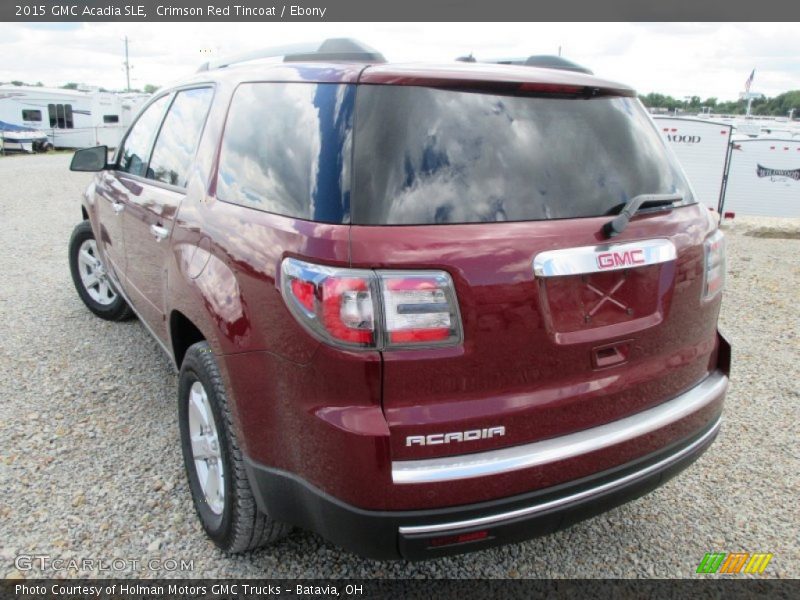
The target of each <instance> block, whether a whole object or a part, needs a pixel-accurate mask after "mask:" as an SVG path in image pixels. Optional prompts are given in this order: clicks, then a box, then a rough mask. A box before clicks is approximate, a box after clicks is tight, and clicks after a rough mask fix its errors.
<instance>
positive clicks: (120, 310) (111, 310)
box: [69, 221, 129, 321]
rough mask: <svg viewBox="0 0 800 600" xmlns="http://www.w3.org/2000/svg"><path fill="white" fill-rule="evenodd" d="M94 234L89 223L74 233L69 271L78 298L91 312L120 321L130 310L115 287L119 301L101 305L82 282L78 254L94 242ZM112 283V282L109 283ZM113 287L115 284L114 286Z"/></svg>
mask: <svg viewBox="0 0 800 600" xmlns="http://www.w3.org/2000/svg"><path fill="white" fill-rule="evenodd" d="M94 239H95V236H94V232H93V231H92V225H91V223H90V222H89V221H83V222H81V223H80V224H79V225H78V226H77V227H75V229H74V230H73V232H72V237H71V238H70V240H69V270H70V273H71V274H72V282H73V283H74V284H75V290H76V291H77V292H78V296H80V299H81V300H82V301H83V303H84V304H85V305H86V308H88V309H89V310H90V311H92V312H93V313H94V314H95V315H97V316H98V317H100V318H103V319H106V320H108V321H118V320H120V319H122V318H125V317H127V316H128V313H129V308H128V305H127V303H126V302H125V299H124V298H123V297H122V294H120V293H119V291H118V290H117V289H116V287H115V286H114V291H116V292H117V299H116V300H114V302H112V303H111V304H107V305H104V304H100V303H99V302H96V301H95V300H94V299H93V298H92V297H91V296H90V295H89V292H87V291H86V288H85V287H83V281H82V280H81V273H80V266H79V263H78V252H80V249H81V244H83V243H84V242H85V241H86V240H94ZM109 283H110V281H109ZM112 286H113V284H112Z"/></svg>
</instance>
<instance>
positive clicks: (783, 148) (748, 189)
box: [722, 138, 800, 217]
mask: <svg viewBox="0 0 800 600" xmlns="http://www.w3.org/2000/svg"><path fill="white" fill-rule="evenodd" d="M722 210H724V211H726V212H733V213H736V214H741V215H756V216H765V217H800V139H798V138H792V139H783V140H781V139H772V138H759V139H746V140H736V141H734V142H733V145H732V150H731V158H730V169H729V174H728V182H727V188H726V191H725V198H724V202H723V207H722Z"/></svg>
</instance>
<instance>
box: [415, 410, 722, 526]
mask: <svg viewBox="0 0 800 600" xmlns="http://www.w3.org/2000/svg"><path fill="white" fill-rule="evenodd" d="M721 424H722V417H719V418H717V420H716V421H715V422H714V425H712V426H711V428H710V429H709V430H708V431H706V432H705V433H704V434H703V435H702V436H701V437H700V438H698V439H696V440H695V441H694V442H692V443H691V444H689V445H688V446H685V447H684V448H682V449H681V450H679V451H678V452H676V453H675V454H672V455H670V456H668V457H666V458H664V459H662V460H660V461H658V462H657V463H654V464H652V465H649V466H647V467H645V468H644V469H640V470H639V471H635V472H634V473H629V474H628V475H625V476H624V477H620V478H619V479H615V480H613V481H609V482H607V483H604V484H602V485H598V486H596V487H593V488H591V489H588V490H584V491H582V492H577V493H575V494H571V495H569V496H563V497H561V498H556V499H555V500H551V501H549V502H543V503H541V504H535V505H534V506H527V507H525V508H520V509H517V510H512V511H508V512H504V513H498V514H494V515H488V516H486V517H477V518H475V519H466V520H464V521H453V522H450V523H436V524H433V525H413V526H404V527H400V533H401V534H402V535H420V534H428V533H442V532H451V531H457V530H460V529H468V528H472V527H484V526H488V525H496V524H498V523H502V522H504V521H508V520H511V519H516V518H519V517H531V516H534V515H536V514H538V513H542V512H545V511H548V510H552V509H554V508H559V507H561V506H564V505H568V504H572V503H574V502H578V501H580V500H584V499H587V498H591V497H592V496H597V495H599V494H603V493H605V492H613V491H614V489H615V488H620V487H622V486H624V485H627V484H629V483H632V482H635V481H636V480H637V479H641V478H643V477H646V476H648V475H650V474H652V473H654V472H656V471H658V470H660V469H663V468H665V467H668V466H669V465H670V464H672V463H675V462H678V461H679V460H681V459H682V458H684V457H686V456H688V455H690V454H692V453H693V452H694V451H695V450H696V449H697V448H698V447H700V446H702V445H703V444H705V443H707V442H708V440H709V439H711V438H712V437H714V435H716V433H717V431H719V428H720V425H721Z"/></svg>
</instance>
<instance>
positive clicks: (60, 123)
mask: <svg viewBox="0 0 800 600" xmlns="http://www.w3.org/2000/svg"><path fill="white" fill-rule="evenodd" d="M47 116H48V117H49V119H50V127H56V128H58V129H73V128H74V122H73V120H72V104H48V105H47Z"/></svg>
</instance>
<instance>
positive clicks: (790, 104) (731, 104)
mask: <svg viewBox="0 0 800 600" xmlns="http://www.w3.org/2000/svg"><path fill="white" fill-rule="evenodd" d="M639 99H640V100H641V101H642V103H643V104H644V105H645V106H646V107H648V108H666V109H667V110H669V111H670V112H674V111H675V110H676V109H680V110H682V111H684V112H689V113H699V112H701V111H702V110H703V108H705V107H708V108H710V109H711V110H712V112H715V113H722V114H733V115H743V114H745V113H746V112H747V101H745V100H730V101H727V102H720V101H719V100H717V98H707V99H706V100H702V101H701V100H700V97H699V96H691V97H687V98H680V99H678V98H673V97H672V96H665V95H664V94H656V93H650V94H646V95H644V96H639ZM793 108H794V109H795V117H800V90H793V91H791V92H785V93H783V94H780V95H778V96H775V97H774V98H756V99H755V100H753V104H752V106H751V109H750V112H751V113H752V114H754V115H769V116H774V117H785V116H787V115H788V114H789V111H790V110H791V109H793Z"/></svg>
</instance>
